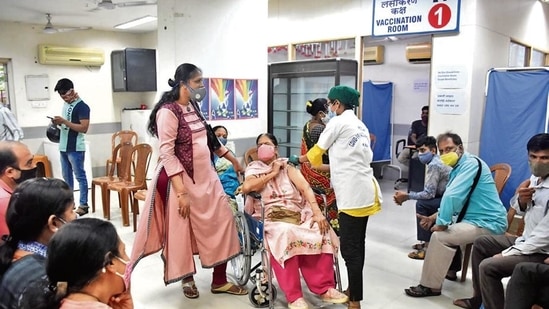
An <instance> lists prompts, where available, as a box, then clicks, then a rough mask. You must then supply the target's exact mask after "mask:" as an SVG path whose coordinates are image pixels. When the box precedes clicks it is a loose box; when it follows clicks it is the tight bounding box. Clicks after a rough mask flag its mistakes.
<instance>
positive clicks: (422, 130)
mask: <svg viewBox="0 0 549 309" xmlns="http://www.w3.org/2000/svg"><path fill="white" fill-rule="evenodd" d="M428 121H429V106H428V105H425V106H423V107H422V108H421V119H418V120H415V121H414V122H412V126H411V127H410V132H408V145H415V144H416V142H417V140H418V139H419V138H420V137H422V136H426V135H427V123H428ZM414 155H415V154H414ZM410 157H411V150H410V149H409V148H404V149H403V150H402V151H401V152H400V154H399V155H398V158H397V160H398V162H400V163H401V164H402V165H406V166H408V165H409V163H410Z"/></svg>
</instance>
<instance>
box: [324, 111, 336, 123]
mask: <svg viewBox="0 0 549 309" xmlns="http://www.w3.org/2000/svg"><path fill="white" fill-rule="evenodd" d="M336 116H337V114H336V112H334V111H332V110H331V109H329V110H328V115H326V117H328V119H332V118H334V117H336ZM326 123H327V121H326Z"/></svg>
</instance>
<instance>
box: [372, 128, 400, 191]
mask: <svg viewBox="0 0 549 309" xmlns="http://www.w3.org/2000/svg"><path fill="white" fill-rule="evenodd" d="M404 146H406V140H405V139H403V138H402V139H399V140H398V141H397V142H396V144H395V158H398V155H400V153H401V152H402V150H404ZM387 167H389V168H393V169H395V170H397V171H398V179H397V180H396V181H395V189H396V187H397V186H398V184H399V183H400V182H406V181H407V179H406V180H405V178H402V169H401V168H400V166H398V165H396V164H387V165H384V166H383V167H382V168H381V173H380V176H379V178H383V171H384V170H385V168H387Z"/></svg>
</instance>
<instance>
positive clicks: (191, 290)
mask: <svg viewBox="0 0 549 309" xmlns="http://www.w3.org/2000/svg"><path fill="white" fill-rule="evenodd" d="M181 286H182V287H183V295H185V297H187V298H190V299H194V298H198V296H200V293H198V289H197V288H196V285H195V284H194V280H193V281H189V282H181Z"/></svg>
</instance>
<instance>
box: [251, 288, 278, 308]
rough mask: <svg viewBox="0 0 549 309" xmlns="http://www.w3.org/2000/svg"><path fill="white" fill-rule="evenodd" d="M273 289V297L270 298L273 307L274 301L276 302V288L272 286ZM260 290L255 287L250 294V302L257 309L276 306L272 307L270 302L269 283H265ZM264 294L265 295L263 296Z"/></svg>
mask: <svg viewBox="0 0 549 309" xmlns="http://www.w3.org/2000/svg"><path fill="white" fill-rule="evenodd" d="M271 287H272V296H271V297H270V298H271V300H272V302H273V305H274V301H275V300H276V288H275V287H274V286H273V285H271ZM260 289H261V290H260ZM260 289H258V287H257V286H255V287H254V288H253V289H252V290H251V291H250V293H248V297H249V298H250V302H251V303H252V305H253V306H254V307H255V308H267V307H271V308H273V307H274V306H271V303H270V300H269V294H270V292H269V283H263V284H261V286H260ZM261 294H263V295H261Z"/></svg>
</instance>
